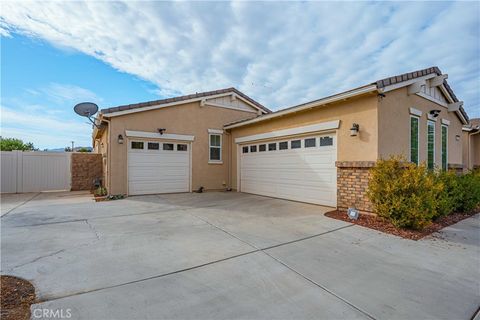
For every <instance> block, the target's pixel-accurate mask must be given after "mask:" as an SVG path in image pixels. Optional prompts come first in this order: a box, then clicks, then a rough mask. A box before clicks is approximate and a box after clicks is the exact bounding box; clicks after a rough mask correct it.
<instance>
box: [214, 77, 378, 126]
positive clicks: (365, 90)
mask: <svg viewBox="0 0 480 320" xmlns="http://www.w3.org/2000/svg"><path fill="white" fill-rule="evenodd" d="M373 91H377V85H376V84H369V85H366V86H363V87H359V88H355V89H352V90H349V91H345V92H341V93H338V94H335V95H332V96H329V97H325V98H322V99H319V100H315V101H311V102H307V103H304V104H300V105H298V106H294V107H291V108H288V109H283V110H279V111H276V112H273V113H270V114H266V115H263V116H260V117H257V118H253V119H249V120H245V121H243V122H239V123H233V124H230V125H229V124H227V125H225V126H224V127H223V128H224V129H233V128H238V127H242V126H246V125H249V124H252V123H257V122H260V121H266V120H269V119H273V118H277V117H282V116H285V115H288V114H291V113H296V112H300V111H303V110H308V109H312V108H315V107H319V106H323V105H326V104H330V103H333V102H337V101H340V100H344V99H348V98H352V97H355V96H359V95H362V94H365V93H369V92H373Z"/></svg>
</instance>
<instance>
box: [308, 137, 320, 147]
mask: <svg viewBox="0 0 480 320" xmlns="http://www.w3.org/2000/svg"><path fill="white" fill-rule="evenodd" d="M316 145H317V143H316V139H315V138H310V139H305V148H313V147H315V146H316Z"/></svg>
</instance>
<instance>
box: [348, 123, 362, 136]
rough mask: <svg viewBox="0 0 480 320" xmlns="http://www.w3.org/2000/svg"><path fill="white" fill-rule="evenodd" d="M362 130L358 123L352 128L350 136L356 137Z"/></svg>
mask: <svg viewBox="0 0 480 320" xmlns="http://www.w3.org/2000/svg"><path fill="white" fill-rule="evenodd" d="M359 130H360V126H359V124H358V123H354V124H352V127H351V128H350V136H352V137H355V136H356V135H358V131H359Z"/></svg>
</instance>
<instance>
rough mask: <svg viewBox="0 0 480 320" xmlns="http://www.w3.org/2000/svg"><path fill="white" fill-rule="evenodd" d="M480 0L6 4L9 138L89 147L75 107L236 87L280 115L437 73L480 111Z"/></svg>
mask: <svg viewBox="0 0 480 320" xmlns="http://www.w3.org/2000/svg"><path fill="white" fill-rule="evenodd" d="M479 30H480V6H479V3H478V2H404V3H396V2H357V3H350V2H296V3H293V2H133V1H131V2H87V3H83V2H6V1H3V2H2V4H1V10H0V34H1V54H2V56H1V69H2V70H1V90H2V92H1V106H0V108H1V117H2V119H1V121H2V136H15V137H20V138H23V139H25V140H28V141H32V142H34V144H35V145H37V146H38V147H41V148H47V147H48V148H53V147H64V146H66V145H69V143H70V141H71V140H74V141H76V144H77V145H90V138H89V137H90V130H91V129H90V126H89V125H88V124H86V123H85V120H84V119H79V118H78V117H76V116H75V114H73V112H72V107H73V105H74V104H75V103H77V102H80V101H94V102H96V103H98V104H99V105H100V107H110V106H115V105H119V104H126V103H133V102H140V101H145V100H152V99H159V98H163V97H169V96H173V95H179V94H189V93H194V92H200V91H205V90H213V89H218V88H224V87H230V86H235V87H237V88H238V89H240V90H242V91H243V92H245V93H246V94H248V95H250V96H251V97H253V98H254V99H256V100H258V101H259V102H261V103H262V104H264V105H266V106H267V107H269V108H271V109H274V110H277V109H280V108H284V107H288V106H291V105H294V104H298V103H301V102H305V101H309V100H313V99H317V98H321V97H323V96H326V95H330V94H333V93H336V92H340V91H343V90H346V89H349V88H352V87H356V86H360V85H364V84H367V83H369V82H373V81H375V80H377V79H380V78H383V77H387V76H391V75H395V74H399V73H404V72H409V71H413V70H417V69H422V68H426V67H430V66H434V65H436V66H438V67H440V69H441V70H442V71H443V72H444V73H448V74H449V78H448V81H449V83H450V85H451V86H452V87H453V89H454V91H455V93H456V95H457V96H458V97H459V98H460V99H461V100H463V101H465V108H466V110H467V112H468V113H469V115H470V117H480V94H479V88H480V59H479V55H480V40H479V39H480V31H479Z"/></svg>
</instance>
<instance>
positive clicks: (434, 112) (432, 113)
mask: <svg viewBox="0 0 480 320" xmlns="http://www.w3.org/2000/svg"><path fill="white" fill-rule="evenodd" d="M440 112H442V110H437V109H435V110H430V112H429V113H430V114H431V115H432V116H433V117H434V118H436V117H438V115H439V114H440Z"/></svg>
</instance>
